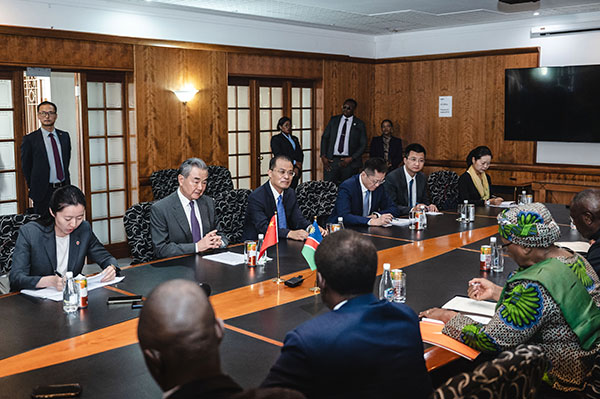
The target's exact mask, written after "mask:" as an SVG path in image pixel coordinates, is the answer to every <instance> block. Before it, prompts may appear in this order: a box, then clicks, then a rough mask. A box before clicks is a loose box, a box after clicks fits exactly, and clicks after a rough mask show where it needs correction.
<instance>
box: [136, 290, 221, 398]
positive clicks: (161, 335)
mask: <svg viewBox="0 0 600 399" xmlns="http://www.w3.org/2000/svg"><path fill="white" fill-rule="evenodd" d="M138 338H139V342H140V346H141V348H142V351H143V353H144V358H145V360H146V365H147V366H148V369H149V370H150V373H151V374H152V376H153V377H154V379H155V380H156V381H157V382H158V384H159V385H160V386H161V387H162V388H163V390H168V389H170V388H172V387H174V386H176V385H180V384H183V383H186V382H189V381H191V380H193V379H195V378H198V375H200V374H206V373H211V372H220V365H219V356H218V354H219V349H218V347H219V343H220V341H221V338H222V327H221V325H220V323H219V322H217V320H216V319H215V315H214V312H213V309H212V306H211V305H210V302H209V301H208V298H207V297H206V294H205V293H204V290H202V288H200V287H199V286H198V284H196V283H194V282H192V281H187V280H170V281H167V282H165V283H162V284H160V285H159V286H158V287H156V288H155V289H154V290H153V291H152V293H151V294H150V296H149V297H148V299H146V301H145V302H144V308H143V309H142V312H141V314H140V321H139V325H138Z"/></svg>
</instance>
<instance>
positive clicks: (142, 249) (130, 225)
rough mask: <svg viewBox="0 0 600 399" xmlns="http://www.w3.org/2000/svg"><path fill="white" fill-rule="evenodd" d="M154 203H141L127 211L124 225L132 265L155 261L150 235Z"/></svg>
mask: <svg viewBox="0 0 600 399" xmlns="http://www.w3.org/2000/svg"><path fill="white" fill-rule="evenodd" d="M152 204H153V202H140V203H139V204H135V205H132V206H131V207H130V208H129V209H127V210H126V211H125V215H124V216H123V224H124V225H125V233H126V234H127V243H128V244H129V251H130V252H131V258H132V263H133V264H137V263H145V262H150V261H151V260H153V259H154V248H153V247H152V235H151V234H150V208H151V207H152Z"/></svg>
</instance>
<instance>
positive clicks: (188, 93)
mask: <svg viewBox="0 0 600 399" xmlns="http://www.w3.org/2000/svg"><path fill="white" fill-rule="evenodd" d="M173 93H175V95H176V96H177V98H178V99H179V101H181V102H182V103H184V104H185V103H187V102H188V101H190V100H191V99H192V98H194V96H195V95H196V93H198V90H197V89H196V88H194V87H187V88H185V89H183V90H173Z"/></svg>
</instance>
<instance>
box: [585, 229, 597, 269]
mask: <svg viewBox="0 0 600 399" xmlns="http://www.w3.org/2000/svg"><path fill="white" fill-rule="evenodd" d="M592 239H593V240H595V241H594V244H593V245H592V246H591V247H590V249H588V252H587V254H586V255H585V258H586V259H587V261H588V262H590V265H592V267H593V268H594V270H595V271H596V274H598V275H599V276H600V240H599V239H600V231H598V232H597V233H596V234H594V235H593V236H592Z"/></svg>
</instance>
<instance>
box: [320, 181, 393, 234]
mask: <svg viewBox="0 0 600 399" xmlns="http://www.w3.org/2000/svg"><path fill="white" fill-rule="evenodd" d="M358 179H360V174H358V175H354V176H352V177H351V178H349V179H348V180H346V181H345V182H343V183H342V184H340V188H339V190H338V196H337V199H336V201H335V207H334V208H333V213H332V214H331V217H330V218H329V221H330V222H331V223H335V222H336V221H337V220H338V217H339V216H341V217H343V218H344V223H345V224H349V225H350V224H367V223H368V222H369V218H366V217H363V216H362V214H363V196H362V189H361V186H360V182H359V181H358ZM373 212H378V213H391V214H392V215H394V216H395V217H397V216H399V215H400V211H399V210H398V208H397V207H396V205H395V204H394V202H393V201H392V200H391V199H390V197H389V196H388V195H387V194H386V192H385V189H384V188H383V186H379V187H377V188H376V189H375V191H372V192H371V209H370V210H369V214H371V213H373Z"/></svg>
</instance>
